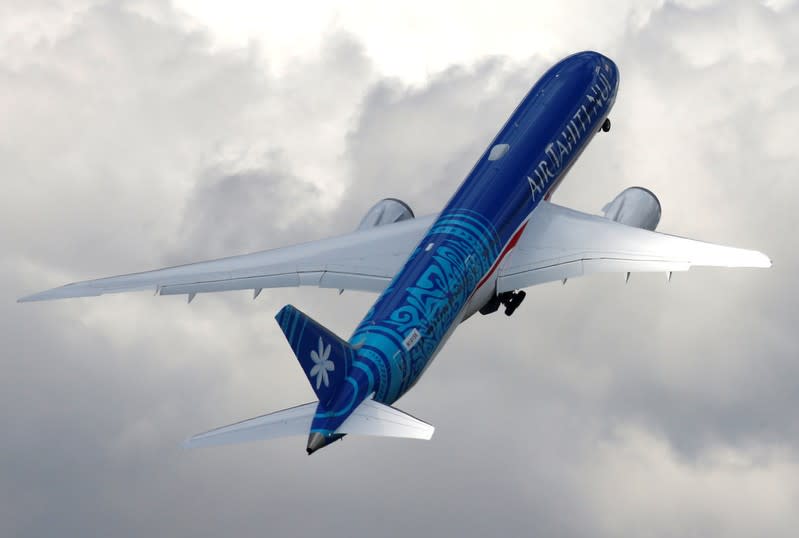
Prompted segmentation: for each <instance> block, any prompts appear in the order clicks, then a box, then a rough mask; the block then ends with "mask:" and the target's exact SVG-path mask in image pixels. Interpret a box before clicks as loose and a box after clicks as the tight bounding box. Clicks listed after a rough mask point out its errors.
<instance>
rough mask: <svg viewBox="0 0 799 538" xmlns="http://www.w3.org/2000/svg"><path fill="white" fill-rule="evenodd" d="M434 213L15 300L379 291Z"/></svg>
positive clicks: (413, 244) (404, 258) (398, 267)
mask: <svg viewBox="0 0 799 538" xmlns="http://www.w3.org/2000/svg"><path fill="white" fill-rule="evenodd" d="M434 219H435V215H431V216H428V217H422V218H418V219H410V220H406V221H402V222H398V223H395V224H386V225H384V226H379V227H376V228H370V229H368V230H362V231H357V232H353V233H350V234H346V235H341V236H337V237H331V238H329V239H321V240H318V241H312V242H309V243H303V244H299V245H293V246H290V247H285V248H277V249H273V250H265V251H261V252H255V253H252V254H244V255H241V256H232V257H229V258H220V259H217V260H210V261H204V262H198V263H191V264H188V265H180V266H176V267H167V268H165V269H157V270H155V271H146V272H143V273H132V274H128V275H120V276H113V277H107V278H100V279H96V280H86V281H83V282H75V283H73V284H67V285H65V286H61V287H58V288H53V289H51V290H47V291H43V292H41V293H36V294H33V295H28V296H27V297H22V298H21V299H19V300H18V301H19V302H28V301H47V300H52V299H66V298H70V297H91V296H96V295H103V294H106V293H119V292H125V291H136V290H150V291H155V292H156V294H158V295H179V294H186V295H189V297H193V295H194V294H196V293H207V292H213V291H228V290H246V289H251V290H256V293H258V292H259V291H260V290H261V289H263V288H283V287H295V286H318V287H321V288H335V289H346V290H357V291H370V292H380V291H382V290H383V289H384V288H385V287H386V286H387V285H388V283H389V282H390V281H391V279H392V278H393V277H394V274H395V273H396V272H397V271H398V270H399V269H400V268H401V267H402V264H403V263H404V262H405V260H406V259H407V258H408V256H409V255H410V253H411V250H412V249H413V248H414V247H415V246H416V245H417V244H418V242H419V241H420V240H421V238H422V236H423V235H424V233H425V232H426V231H427V229H428V228H429V227H430V225H431V224H432V223H433V220H434Z"/></svg>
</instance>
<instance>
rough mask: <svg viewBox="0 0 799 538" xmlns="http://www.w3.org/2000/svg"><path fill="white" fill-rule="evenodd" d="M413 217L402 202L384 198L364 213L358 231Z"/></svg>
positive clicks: (409, 209)
mask: <svg viewBox="0 0 799 538" xmlns="http://www.w3.org/2000/svg"><path fill="white" fill-rule="evenodd" d="M413 217H414V214H413V211H412V210H411V208H410V207H409V206H408V204H406V203H405V202H403V201H402V200H397V199H396V198H384V199H382V200H380V201H379V202H377V203H376V204H375V205H373V206H372V208H371V209H370V210H369V211H367V212H366V215H364V216H363V218H362V219H361V223H360V224H359V225H358V228H357V229H358V230H365V229H367V228H374V227H376V226H383V225H384V224H392V223H394V222H399V221H401V220H408V219H412V218H413Z"/></svg>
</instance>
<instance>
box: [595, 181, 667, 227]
mask: <svg viewBox="0 0 799 538" xmlns="http://www.w3.org/2000/svg"><path fill="white" fill-rule="evenodd" d="M602 211H603V212H604V214H605V218H606V219H610V220H613V221H616V222H620V223H621V224H626V225H627V226H634V227H635V228H644V229H645V230H654V229H655V228H657V225H658V222H660V202H659V201H658V199H657V196H655V195H654V194H652V192H651V191H649V190H647V189H645V188H643V187H629V188H626V189H624V190H623V191H621V192H620V193H619V195H618V196H616V197H615V198H614V199H613V200H612V201H611V202H609V203H607V204H605V207H603V208H602Z"/></svg>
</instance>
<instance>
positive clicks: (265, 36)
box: [0, 0, 799, 537]
mask: <svg viewBox="0 0 799 538" xmlns="http://www.w3.org/2000/svg"><path fill="white" fill-rule="evenodd" d="M296 4H297V5H296V6H295V5H293V4H291V3H290V2H245V1H243V0H227V1H226V2H218V1H214V0H180V1H175V2H174V3H171V4H170V3H168V2H161V1H155V0H147V1H136V2H134V1H130V2H127V1H119V2H110V1H109V2H103V1H99V0H69V1H66V0H64V1H58V0H0V178H2V179H1V180H0V181H2V185H3V187H4V189H3V194H4V195H3V196H2V201H0V209H2V211H0V241H2V242H1V243H0V244H1V245H2V247H3V251H4V253H5V255H4V256H3V257H2V260H0V276H1V277H2V278H1V279H0V299H2V300H0V319H2V322H0V337H2V341H3V353H2V374H0V431H2V442H0V535H2V536H18V537H41V536H53V535H57V536H64V537H73V536H75V537H79V536H80V537H83V536H114V537H128V536H131V537H133V536H137V537H140V536H175V537H182V536H186V537H188V536H191V537H200V536H208V537H211V536H213V537H217V536H242V537H250V536H253V537H255V536H259V537H262V536H312V535H321V534H324V535H326V536H342V537H343V536H347V537H349V536H361V535H367V534H368V535H370V536H405V535H409V534H410V535H416V536H442V535H458V536H480V537H483V536H486V535H494V536H505V535H523V536H530V535H538V536H575V537H582V536H586V537H588V536H590V537H596V536H607V537H617V536H630V537H641V536H658V537H660V536H675V537H685V536H697V537H700V536H701V537H705V536H732V537H737V536H740V537H744V536H746V537H748V536H775V537H781V536H784V537H794V536H796V534H797V528H799V510H797V507H799V411H797V410H798V409H799V345H798V344H797V338H796V326H797V323H798V322H799V314H797V307H796V304H797V300H799V283H797V278H796V275H797V272H798V271H799V254H797V252H796V248H795V247H796V244H797V241H796V239H795V234H796V232H797V225H799V218H797V214H796V201H797V193H799V188H797V186H796V181H797V174H796V169H797V166H796V165H797V159H796V146H797V138H796V125H797V124H799V106H797V103H799V40H797V38H796V36H797V35H799V6H797V3H796V2H794V1H790V0H788V1H786V0H770V1H763V2H757V1H733V0H725V1H713V0H706V1H694V2H689V1H673V2H665V1H662V0H651V1H633V0H630V1H625V0H616V1H613V2H594V1H589V0H584V1H581V0H574V1H563V0H553V1H551V2H527V3H521V2H518V3H517V2H499V1H493V2H490V3H489V2H485V3H479V4H477V3H475V4H469V3H464V2H462V1H451V2H450V1H442V2H430V1H429V0H428V1H424V2H422V1H419V2H401V3H396V2H394V3H376V2H375V3H373V2H345V3H342V4H341V5H339V6H333V5H330V4H327V3H318V5H317V3H314V2H311V3H299V2H298V3H296ZM309 4H311V5H309ZM522 6H524V7H522ZM531 6H535V7H531ZM589 48H590V49H594V50H598V51H600V52H603V53H605V54H607V55H608V56H610V57H611V58H613V59H614V60H615V61H616V62H617V64H618V66H619V69H620V72H621V87H620V90H619V95H618V98H617V101H616V105H615V108H614V110H613V112H612V120H613V130H612V131H611V132H610V134H608V135H603V136H600V137H597V138H596V139H595V140H594V142H593V143H592V145H591V146H590V147H589V148H588V150H587V151H586V152H585V154H584V155H583V157H582V158H581V160H580V162H579V163H578V164H577V165H576V166H575V167H574V168H573V170H572V171H571V173H570V175H569V177H568V178H567V180H566V181H565V182H564V183H563V184H562V186H561V187H560V189H559V190H558V192H557V194H556V196H555V202H557V203H560V204H564V205H568V206H572V207H575V208H577V209H581V210H584V211H589V212H599V210H600V208H601V207H602V206H603V205H604V204H605V203H606V202H608V201H609V200H611V199H612V198H613V197H614V196H615V195H616V194H617V193H618V192H619V191H621V190H622V189H623V188H625V187H627V186H630V185H642V186H645V187H647V188H649V189H651V190H653V191H654V192H655V193H656V194H657V195H658V196H659V198H660V200H661V203H662V206H663V218H662V220H661V224H660V227H659V229H660V230H662V231H666V232H669V233H676V234H679V235H687V236H690V237H695V238H699V239H704V240H708V241H714V242H719V243H724V244H731V245H735V246H740V247H748V248H756V249H758V250H762V251H764V252H765V253H767V254H768V255H769V256H770V257H771V258H772V260H773V262H774V267H773V268H772V269H770V270H754V269H748V270H747V269H741V270H724V269H695V270H692V271H690V272H688V273H678V274H675V275H674V278H673V280H672V281H671V283H668V284H667V283H666V278H665V275H661V274H641V275H638V274H636V275H633V276H632V278H631V279H630V283H629V284H628V285H626V286H625V285H624V277H623V275H599V276H592V277H587V278H584V279H575V280H570V281H569V282H568V284H567V285H566V286H561V285H560V284H558V283H556V284H549V285H544V286H540V287H538V288H534V289H532V290H528V296H527V300H526V302H525V303H524V305H522V307H521V308H520V309H519V310H518V311H517V313H516V314H515V315H514V316H513V317H512V318H506V317H505V316H503V315H502V314H501V313H500V314H497V315H493V316H488V317H482V316H477V317H475V318H473V319H471V320H469V321H468V322H467V324H466V325H465V326H464V327H463V329H465V330H461V331H458V332H457V333H456V334H455V336H454V337H453V338H452V340H451V341H450V343H449V344H448V345H447V347H446V348H445V349H444V351H443V352H442V353H441V354H440V355H439V356H438V358H437V360H436V363H435V364H434V366H433V367H432V368H430V369H429V370H428V371H427V374H426V375H425V377H424V378H423V379H422V381H420V383H419V384H418V385H417V386H416V387H415V388H414V389H413V390H412V391H411V392H410V393H409V394H408V395H406V396H405V397H404V398H402V399H401V400H400V401H399V402H398V403H397V407H399V408H401V409H403V410H405V411H407V412H410V413H411V414H413V415H415V416H418V417H420V418H422V419H424V420H426V421H429V422H431V423H432V424H434V425H435V426H436V433H435V436H434V438H433V440H432V441H429V442H422V441H411V440H390V439H370V438H352V439H351V438H349V437H348V438H347V439H345V440H344V441H343V442H342V443H337V444H336V445H334V446H332V447H331V448H329V449H326V450H323V451H321V452H319V453H318V454H316V455H314V456H313V457H310V458H309V457H308V456H306V454H305V450H304V448H305V439H304V438H291V439H283V440H278V441H272V442H268V443H258V444H252V445H245V446H234V447H223V448H218V449H208V450H199V451H191V452H189V451H185V450H183V449H182V448H181V447H180V442H181V441H182V440H183V439H184V438H186V437H187V436H189V435H191V434H194V433H197V432H199V431H204V430H206V429H209V428H212V427H215V426H219V425H223V424H227V423H230V422H234V421H236V420H240V419H244V418H248V417H252V416H256V415H259V414H262V413H264V412H268V411H273V410H277V409H281V408H284V407H289V406H293V405H297V404H300V403H304V402H307V401H311V400H313V399H314V398H313V393H312V391H311V390H310V387H309V386H308V383H307V381H306V380H305V377H304V375H303V373H302V371H301V369H300V368H299V367H298V365H297V362H296V359H295V358H294V357H293V355H292V353H291V351H290V349H289V347H288V345H287V343H286V341H285V339H284V337H283V335H282V334H281V333H280V331H279V330H278V326H277V324H276V323H275V321H274V319H273V316H274V314H275V312H277V310H278V309H279V308H280V307H281V306H283V305H284V304H286V303H289V302H291V303H293V304H294V305H296V306H297V307H298V308H301V309H302V310H304V311H305V312H308V313H309V314H310V315H312V316H313V317H314V318H316V319H318V320H319V321H320V322H322V323H324V324H325V325H327V326H328V327H330V328H331V329H333V330H334V331H335V332H337V333H338V334H340V335H342V336H344V337H348V336H349V334H350V333H351V331H352V330H353V329H354V327H355V326H356V325H357V323H358V321H359V320H360V319H361V317H362V316H363V315H364V313H365V311H366V310H367V309H368V307H369V306H370V304H371V302H372V301H373V300H374V299H375V296H372V295H369V294H360V293H349V292H348V293H345V294H344V295H342V296H339V295H338V294H337V293H336V291H335V290H319V289H284V290H267V291H264V293H262V294H261V296H260V297H259V298H258V300H257V301H252V300H251V295H250V294H249V293H245V292H241V293H239V292H231V293H228V294H221V295H219V294H217V295H212V294H208V295H200V296H198V297H197V299H196V300H195V301H194V302H193V303H192V304H191V305H190V306H189V305H187V304H186V301H185V297H153V296H152V295H151V294H148V293H141V294H129V295H120V296H105V297H98V298H91V299H77V300H68V301H62V302H53V303H33V304H16V303H15V300H16V298H18V297H20V296H22V295H27V294H29V293H33V292H36V291H40V290H43V289H46V288H50V287H53V286H57V285H60V284H63V283H66V282H71V281H75V280H83V279H86V278H94V277H99V276H106V275H112V274H118V273H124V272H130V271H136V270H144V269H151V268H157V267H161V266H164V265H168V264H174V263H184V262H191V261H197V260H200V259H205V258H210V257H218V256H224V255H230V254H236V253H241V252H246V251H252V250H259V249H265V248H272V247H278V246H282V245H286V244H291V243H294V242H298V241H306V240H311V239H314V238H317V237H321V236H327V235H332V234H335V233H341V232H346V231H349V230H350V229H352V228H354V227H355V226H356V225H357V223H358V221H359V220H360V218H361V216H362V215H363V213H364V212H365V211H366V209H367V208H368V207H369V206H370V205H371V204H372V203H374V202H375V201H377V200H378V199H380V198H383V197H386V196H394V197H399V198H402V199H403V200H405V201H406V202H408V203H409V204H410V205H411V206H412V207H413V208H414V209H415V211H416V213H417V214H424V213H429V212H433V211H436V210H437V209H438V208H440V207H441V205H442V204H443V203H444V202H445V201H446V200H447V199H448V197H449V196H450V195H451V193H452V191H453V190H454V189H455V188H456V187H457V185H458V184H459V183H460V182H461V181H462V179H463V177H464V175H465V174H466V173H467V172H468V170H469V169H470V168H471V166H472V165H473V164H474V161H475V159H476V158H477V157H478V156H479V155H480V152H481V151H482V150H483V149H484V147H485V145H486V144H487V143H488V142H489V141H490V139H491V138H492V137H493V135H494V134H495V133H496V131H497V130H498V129H499V127H500V126H501V124H502V122H503V121H504V120H505V119H506V117H507V116H508V114H509V113H510V112H511V111H512V110H513V108H514V106H515V105H516V104H517V103H518V101H519V100H520V99H521V98H522V97H523V96H524V94H525V93H526V91H527V90H528V89H529V87H530V86H531V85H532V84H533V83H534V82H535V81H536V80H537V78H538V77H539V76H540V75H541V74H542V73H543V71H544V70H545V69H546V68H547V67H548V66H549V65H551V64H552V63H554V62H555V61H557V60H559V59H560V58H562V57H564V56H566V55H568V54H570V53H572V52H576V51H579V50H583V49H589Z"/></svg>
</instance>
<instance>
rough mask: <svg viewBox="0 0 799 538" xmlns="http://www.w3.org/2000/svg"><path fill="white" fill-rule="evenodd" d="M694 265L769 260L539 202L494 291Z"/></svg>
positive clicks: (764, 264) (758, 264)
mask: <svg viewBox="0 0 799 538" xmlns="http://www.w3.org/2000/svg"><path fill="white" fill-rule="evenodd" d="M695 265H699V266H701V265H704V266H716V267H771V260H769V259H768V257H767V256H766V255H765V254H763V253H761V252H757V251H754V250H744V249H740V248H733V247H724V246H721V245H714V244H712V243H704V242H702V241H694V240H692V239H685V238H682V237H677V236H673V235H666V234H662V233H657V232H650V231H649V230H643V229H640V228H633V227H630V226H625V225H623V224H619V223H617V222H613V221H611V220H608V219H606V218H604V217H599V216H596V215H588V214H586V213H581V212H579V211H575V210H573V209H568V208H565V207H561V206H557V205H554V204H550V203H547V202H541V203H540V204H539V206H538V207H537V208H536V210H535V211H533V213H532V215H531V216H530V221H529V222H528V224H527V227H526V228H525V230H524V233H523V234H522V236H521V238H520V240H519V242H518V244H517V245H516V247H515V248H514V249H513V250H512V251H511V253H510V254H509V255H508V257H507V259H506V260H505V261H503V262H502V265H501V267H500V269H499V275H498V278H497V292H498V293H502V292H505V291H512V290H516V289H520V288H526V287H528V286H534V285H536V284H541V283H544V282H551V281H555V280H562V279H564V278H573V277H578V276H582V275H586V274H590V273H612V272H618V273H626V272H644V271H663V272H670V271H687V270H688V269H690V268H691V267H692V266H695Z"/></svg>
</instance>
